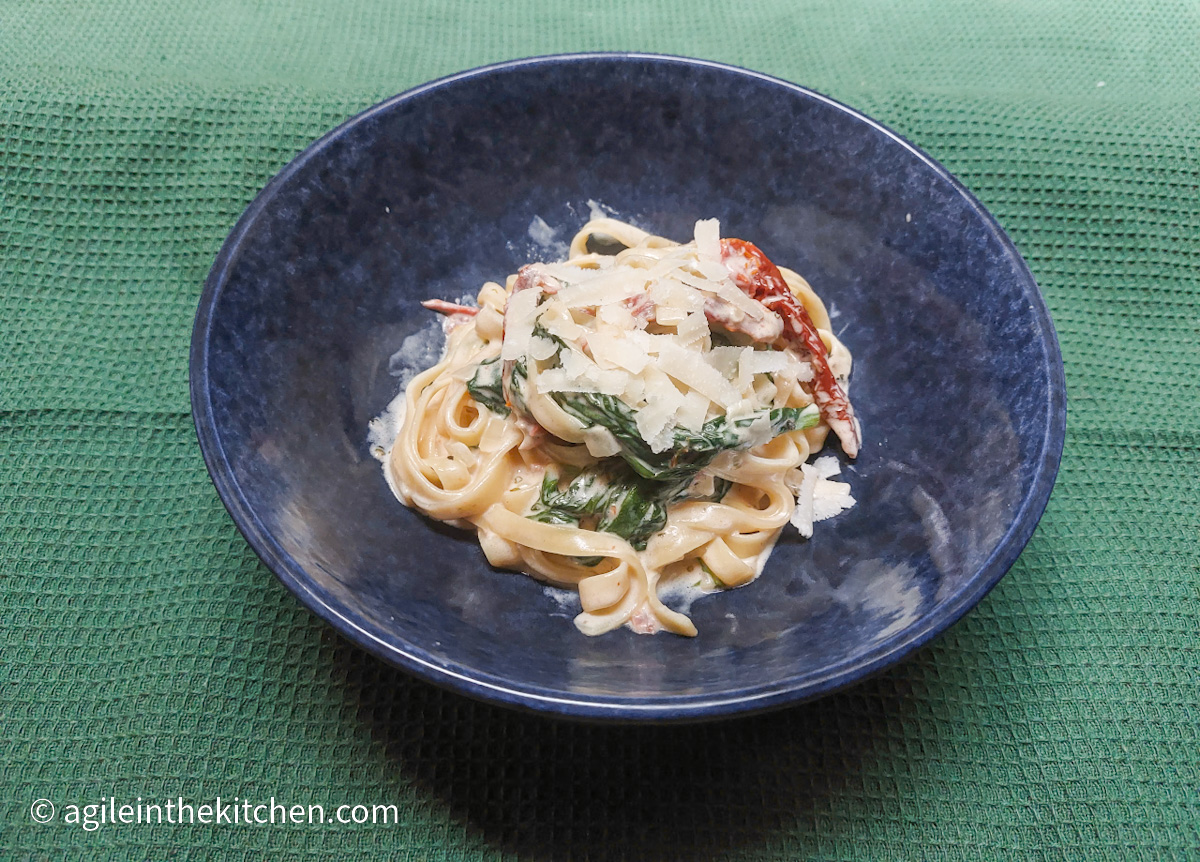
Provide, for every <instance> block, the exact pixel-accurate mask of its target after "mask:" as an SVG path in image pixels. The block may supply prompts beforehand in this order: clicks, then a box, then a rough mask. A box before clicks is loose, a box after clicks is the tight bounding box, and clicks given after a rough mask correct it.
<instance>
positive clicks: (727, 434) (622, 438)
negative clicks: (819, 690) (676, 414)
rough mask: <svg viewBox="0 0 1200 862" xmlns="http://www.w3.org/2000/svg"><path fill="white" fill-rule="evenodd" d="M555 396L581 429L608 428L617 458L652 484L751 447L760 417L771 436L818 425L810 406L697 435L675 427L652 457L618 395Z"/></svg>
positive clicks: (713, 424) (719, 423)
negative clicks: (617, 446) (667, 441)
mask: <svg viewBox="0 0 1200 862" xmlns="http://www.w3.org/2000/svg"><path fill="white" fill-rule="evenodd" d="M553 397H554V400H555V401H557V402H558V404H559V406H560V407H562V409H563V411H564V412H566V413H568V414H569V415H571V416H574V417H575V418H576V419H578V420H579V421H580V422H583V423H584V425H586V426H589V427H590V426H592V425H599V426H601V427H603V428H607V429H608V430H609V431H610V432H611V433H612V435H613V436H614V437H615V438H616V439H617V443H619V444H620V446H621V452H620V454H621V457H622V458H624V459H625V461H626V462H628V464H629V466H630V467H632V468H633V469H634V470H635V471H636V472H637V474H638V475H639V476H642V477H644V478H647V479H652V480H654V481H656V482H681V481H685V480H687V481H690V480H691V478H692V477H693V476H695V475H696V473H697V472H698V471H699V470H700V469H701V468H703V467H706V466H708V464H710V463H712V460H713V459H714V458H716V457H717V455H718V454H720V453H721V452H723V451H725V450H726V449H744V448H749V446H750V445H751V442H752V441H751V436H750V426H751V425H753V424H754V422H755V421H756V420H757V419H759V418H760V417H762V416H763V415H766V416H767V418H768V421H769V422H770V428H771V436H772V437H775V436H778V435H779V434H783V433H784V432H786V431H792V430H795V429H797V428H811V427H813V426H814V425H816V424H817V422H818V421H819V420H820V412H819V411H818V410H817V408H816V406H814V405H810V406H808V407H805V408H803V409H801V408H798V407H776V408H774V409H771V410H760V411H757V412H756V413H754V414H752V415H750V416H746V417H743V418H742V419H737V420H734V421H730V420H729V419H728V418H727V417H725V416H717V417H715V418H713V419H710V420H709V421H708V422H705V423H704V425H703V427H701V428H700V430H699V431H689V430H688V429H686V428H683V427H680V426H676V427H675V429H674V431H673V432H672V436H673V438H674V442H673V445H672V446H671V448H670V449H668V450H666V451H664V452H655V451H653V450H652V449H651V448H650V444H649V443H647V442H646V441H645V440H643V439H642V436H641V434H640V433H638V429H637V419H636V418H635V416H634V411H633V409H632V408H631V407H629V405H627V404H625V402H623V401H621V400H620V399H619V398H617V397H616V396H613V395H603V394H600V393H596V392H571V393H566V392H556V393H554V395H553Z"/></svg>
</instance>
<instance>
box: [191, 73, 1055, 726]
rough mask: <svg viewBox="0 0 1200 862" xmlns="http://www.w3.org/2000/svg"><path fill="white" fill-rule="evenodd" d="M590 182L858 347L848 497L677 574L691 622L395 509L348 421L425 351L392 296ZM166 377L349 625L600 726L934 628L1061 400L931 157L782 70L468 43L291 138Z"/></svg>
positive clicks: (302, 578)
mask: <svg viewBox="0 0 1200 862" xmlns="http://www.w3.org/2000/svg"><path fill="white" fill-rule="evenodd" d="M589 202H594V203H589ZM596 203H598V204H600V205H602V206H604V207H608V208H611V210H613V211H615V212H616V213H617V214H618V215H619V216H622V217H625V218H627V219H630V220H633V221H635V222H636V223H637V224H639V225H640V226H642V227H645V228H647V229H650V230H652V231H654V232H656V233H659V234H663V235H666V236H669V237H675V238H678V239H680V240H687V239H688V238H689V237H690V235H691V230H692V225H693V223H694V222H695V221H696V219H698V218H707V217H713V216H715V217H717V218H719V219H720V220H721V226H722V231H723V233H724V234H725V235H727V236H738V237H743V238H746V239H750V240H751V241H753V242H755V243H757V244H758V245H760V246H761V247H762V248H763V249H764V250H765V251H766V252H767V254H768V255H770V256H771V257H772V258H774V259H775V260H776V261H777V262H779V263H781V264H783V265H786V266H790V267H792V268H793V269H796V270H798V271H799V272H801V273H802V274H804V275H805V276H806V277H807V278H808V280H809V281H810V282H811V283H812V284H813V286H814V287H815V288H816V290H817V291H818V292H819V293H820V294H821V296H822V297H823V298H824V299H825V301H826V303H827V304H828V305H829V307H830V309H831V312H832V314H833V316H834V323H835V328H837V330H838V332H839V334H840V335H841V337H842V338H843V340H844V341H845V342H846V344H847V345H848V346H849V348H850V349H851V350H852V351H853V353H854V360H855V364H854V376H853V379H852V385H851V395H852V398H853V400H854V403H855V405H856V407H857V410H858V413H859V415H860V417H861V419H862V424H863V429H864V435H865V445H864V447H863V450H862V453H861V454H860V456H859V458H858V459H857V461H855V462H853V464H851V465H849V466H848V467H847V469H846V471H845V473H844V474H843V477H844V478H846V479H848V481H849V482H850V483H851V485H852V486H853V493H854V496H855V497H856V498H857V500H858V505H857V506H856V507H855V508H854V509H852V510H851V511H849V512H847V513H845V514H843V515H841V516H839V517H837V518H835V519H833V520H830V521H826V522H823V523H820V524H818V525H817V529H816V535H815V536H814V538H813V539H812V540H811V541H802V540H800V539H799V538H798V537H797V536H796V535H795V533H794V531H792V530H791V529H790V528H788V529H787V530H786V531H785V535H784V538H783V539H781V540H780V542H779V544H778V546H777V547H776V549H775V552H774V554H773V556H772V557H771V560H770V563H769V564H768V565H767V567H766V570H765V571H764V573H763V574H762V576H761V577H760V578H759V579H758V580H757V581H755V582H754V583H752V584H750V585H748V586H745V587H742V588H740V589H737V590H733V591H731V592H728V593H723V594H718V595H713V596H710V597H707V598H704V599H702V600H699V601H697V602H695V603H694V605H692V607H691V609H690V614H691V616H692V619H693V620H694V621H695V623H696V625H697V627H698V628H699V630H700V635H699V637H696V638H694V639H688V638H682V637H676V636H672V635H669V634H659V635H657V636H654V637H645V636H638V635H634V634H632V633H631V632H629V631H628V630H624V629H622V630H619V631H616V632H613V633H611V634H608V635H605V636H603V637H599V638H588V637H585V636H583V635H581V634H580V633H579V632H578V631H576V629H575V627H574V626H573V625H572V622H571V618H572V616H573V615H574V613H575V612H576V611H577V607H575V608H572V607H571V605H570V602H569V601H564V600H563V598H562V596H557V597H556V596H555V595H553V594H551V593H550V592H548V591H547V590H546V589H545V588H543V587H542V586H541V585H540V584H539V583H537V582H536V581H534V580H532V579H530V578H527V577H524V576H521V575H517V574H513V573H511V572H504V571H496V570H493V569H491V568H489V567H488V565H487V563H486V562H485V560H484V557H483V554H482V553H481V551H480V550H479V547H478V545H477V543H476V541H475V538H474V535H473V534H471V533H466V532H462V531H459V530H456V529H453V528H450V527H447V526H444V525H441V524H438V523H434V522H431V521H429V520H428V519H426V518H424V517H422V516H420V515H418V514H417V513H415V512H413V511H410V510H408V509H406V508H404V507H403V506H402V505H400V504H399V503H398V502H397V501H396V500H395V499H394V498H393V496H392V494H391V492H390V491H389V490H388V488H387V486H386V485H385V483H384V479H383V476H382V473H381V470H380V465H379V463H378V462H377V461H376V460H375V459H374V458H372V457H371V455H370V453H369V449H368V443H367V433H368V432H367V427H368V422H369V421H370V420H371V418H372V417H374V416H375V415H377V414H378V413H379V412H380V411H381V410H382V409H383V408H384V407H385V405H387V404H388V402H389V401H390V400H391V399H392V397H393V396H394V395H395V394H396V392H397V389H398V380H397V377H396V376H395V375H396V374H397V373H398V372H399V371H400V370H401V369H400V368H398V366H402V365H404V364H405V363H406V362H407V363H409V364H412V363H413V362H416V363H417V364H420V363H421V362H432V361H433V359H434V358H436V356H435V354H434V353H431V352H430V350H431V343H430V342H428V341H422V338H423V337H424V336H422V335H421V333H429V332H431V331H432V329H431V327H435V326H436V323H435V322H434V321H433V315H432V314H431V313H430V312H427V311H425V310H424V309H423V308H422V307H421V306H420V305H419V304H418V303H419V302H420V300H422V299H425V298H427V297H443V298H450V299H455V298H458V297H462V296H464V295H473V294H474V293H475V292H476V291H477V290H478V288H479V286H480V285H481V284H482V283H483V282H484V281H486V280H489V279H494V280H499V281H503V279H504V277H505V275H507V274H508V273H510V272H513V271H515V270H516V269H517V268H518V267H519V266H521V265H522V264H524V263H527V262H529V261H530V260H534V259H538V258H545V257H547V256H553V254H554V251H555V249H560V250H565V249H563V248H560V247H559V246H557V245H556V243H558V242H561V241H563V240H568V239H569V238H570V236H571V234H572V233H573V232H574V231H575V230H576V229H577V228H578V227H579V226H580V225H582V223H583V222H584V221H586V219H587V217H588V212H589V209H590V208H591V207H592V206H594V205H595V204H596ZM543 223H544V225H543ZM410 336H413V337H412V338H410ZM406 339H408V340H407V341H406ZM402 348H404V349H403V350H402ZM418 348H419V349H418ZM432 349H434V350H435V349H436V346H432ZM422 350H424V351H425V355H424V357H423V358H422V355H421V352H422ZM398 352H399V353H400V355H399V356H397V354H398ZM191 395H192V406H193V412H194V416H195V421H196V428H197V432H198V435H199V440H200V445H201V448H202V450H203V453H204V458H205V462H206V463H207V465H208V468H209V471H210V473H211V474H212V477H213V481H214V483H215V485H216V488H217V491H218V492H219V494H220V496H221V499H222V500H223V501H224V502H225V505H226V506H227V507H228V509H229V512H230V514H231V515H232V516H233V519H234V521H235V523H236V524H237V525H238V527H239V528H240V529H241V531H242V533H243V534H244V535H245V536H246V538H247V540H248V541H249V542H250V544H251V546H252V547H253V548H254V550H255V551H256V552H257V553H258V554H259V556H261V557H262V559H263V560H264V561H265V562H266V564H267V565H268V566H269V567H270V568H271V570H272V571H274V572H275V574H276V575H277V576H278V577H279V578H280V580H282V581H283V583H284V584H286V585H287V586H288V588H289V589H291V590H292V591H293V592H294V593H295V594H296V595H297V597H299V599H300V600H301V601H302V602H303V603H304V604H306V605H307V606H308V607H309V608H311V609H312V610H313V612H314V613H316V614H318V615H319V616H321V617H322V618H324V619H325V620H327V621H329V622H330V623H331V624H332V625H333V626H334V627H335V628H336V629H337V630H338V631H340V632H341V633H342V634H343V635H345V636H346V637H348V638H349V639H351V640H352V641H354V642H355V643H357V644H359V645H361V646H362V647H363V648H365V649H367V650H369V651H370V652H372V653H374V654H375V655H377V656H379V657H380V658H383V659H385V660H386V661H389V662H392V663H394V664H397V665H399V666H401V667H403V668H406V669H408V670H410V671H411V672H413V673H415V674H417V675H418V676H421V677H423V678H425V679H427V680H429V681H431V682H434V683H437V684H439V685H443V686H446V687H449V688H451V689H453V690H455V691H459V692H462V693H464V694H468V695H471V696H474V697H479V698H483V699H485V700H489V701H493V702H497V703H502V704H507V705H512V706H518V707H523V708H528V709H534V710H540V711H545V712H549V713H556V714H561V715H569V716H575V717H583V718H591V719H614V720H625V721H634V720H637V721H641V720H651V721H679V720H694V719H702V718H713V717H718V716H724V715H732V714H737V713H744V712H749V711H756V710H762V709H767V708H770V707H777V706H781V705H784V704H789V703H795V702H798V701H801V700H804V699H807V698H812V697H814V696H817V695H820V694H823V693H826V692H829V691H832V690H833V689H836V688H839V687H841V686H845V685H848V684H850V683H853V682H854V681H856V680H859V679H861V678H863V677H864V676H866V675H868V674H870V673H872V672H874V671H877V670H879V669H881V668H883V667H885V666H887V665H890V664H892V663H894V662H896V661H899V660H900V659H901V658H902V657H903V656H905V655H907V654H909V653H911V652H912V651H913V650H914V649H916V648H917V647H918V646H920V645H921V644H923V643H925V642H926V641H928V640H929V639H930V638H932V637H934V636H935V635H937V634H938V633H939V632H941V631H942V630H944V629H945V628H946V627H947V626H949V625H950V624H952V623H953V622H954V621H956V620H957V619H959V618H960V617H961V616H962V615H963V614H964V613H966V612H967V610H969V609H970V608H971V607H972V606H973V605H975V603H976V602H978V601H979V600H980V598H981V597H982V596H983V595H984V594H985V593H986V592H987V591H988V590H989V589H990V588H991V587H992V586H993V585H994V584H995V583H996V581H997V580H999V578H1000V577H1001V576H1002V575H1003V574H1004V573H1005V571H1007V570H1008V568H1009V567H1010V566H1011V565H1012V563H1013V562H1014V561H1015V560H1016V558H1017V555H1018V554H1019V553H1020V551H1021V549H1022V547H1024V545H1025V543H1026V542H1027V541H1028V539H1029V537H1030V535H1031V534H1032V532H1033V529H1034V526H1035V524H1036V523H1037V520H1038V518H1039V517H1040V516H1041V513H1042V511H1043V509H1044V508H1045V505H1046V502H1047V499H1048V498H1049V495H1050V490H1051V487H1052V485H1053V482H1054V477H1055V474H1056V472H1057V468H1058V461H1059V457H1060V454H1061V451H1062V444H1063V434H1064V424H1065V413H1066V411H1065V398H1064V387H1063V371H1062V360H1061V357H1060V354H1059V349H1058V345H1057V341H1056V338H1055V334H1054V329H1053V326H1052V324H1051V321H1050V318H1049V316H1048V314H1047V312H1046V307H1045V305H1044V303H1043V301H1042V298H1041V296H1040V294H1039V292H1038V289H1037V286H1036V284H1035V283H1034V280H1033V278H1032V276H1031V275H1030V272H1029V270H1028V268H1027V267H1026V266H1025V264H1024V262H1023V261H1022V260H1021V257H1020V256H1019V255H1018V253H1017V251H1016V250H1015V249H1014V248H1013V245H1012V244H1011V242H1010V241H1009V240H1008V238H1007V237H1006V236H1005V235H1004V233H1003V231H1002V230H1001V229H1000V227H999V226H998V225H997V224H996V222H995V220H994V219H993V218H992V217H991V216H990V215H989V214H988V213H987V211H986V210H984V208H983V207H982V206H981V205H980V204H979V202H978V201H976V200H975V199H974V198H973V197H972V196H971V195H970V194H969V193H968V192H967V191H966V190H965V189H964V188H963V187H962V186H961V185H960V184H959V183H958V182H956V181H955V180H954V178H953V177H951V176H950V175H949V174H948V173H947V172H946V170H945V169H944V168H942V167H941V166H940V165H938V164H937V163H936V162H934V161H933V160H932V159H930V158H929V157H928V156H926V155H925V154H923V153H922V152H921V151H920V150H918V149H916V148H915V147H913V146H912V145H911V144H909V143H907V142H906V141H904V140H903V139H901V138H900V137H898V136H897V135H895V134H894V133H892V132H891V131H889V130H888V129H886V128H884V127H883V126H881V125H879V124H878V123H876V122H874V121H873V120H871V119H869V118H867V117H865V116H863V115H862V114H860V113H857V112H856V111H853V110H851V109H850V108H847V107H845V106H843V105H840V104H838V103H837V102H834V101H832V100H830V99H828V98H826V97H824V96H821V95H818V94H816V93H813V92H811V91H809V90H805V89H803V88H801V87H798V86H795V85H793V84H789V83H787V82H784V81H780V80H776V79H773V78H769V77H766V76H763V75H759V74H756V73H753V72H748V71H745V70H742V69H737V68H732V67H728V66H722V65H717V64H714V63H707V62H699V61H695V60H684V59H679V58H673V57H659V56H644V55H583V56H561V57H546V58H535V59H531V60H523V61H518V62H512V63H505V64H501V65H498V66H491V67H488V68H484V69H478V70H474V71H470V72H465V73H463V74H460V75H456V76H453V77H451V78H447V79H444V80H441V81H437V82H434V83H432V84H428V85H426V86H423V87H419V88H417V89H415V90H411V91H409V92H407V93H404V94H402V95H399V96H397V97H395V98H393V99H390V100H388V101H386V102H384V103H382V104H380V105H378V106H376V107H374V108H371V109H370V110H368V111H366V112H364V113H362V114H360V115H359V116H357V117H355V118H354V119H352V120H350V121H348V122H347V123H345V124H344V125H342V126H340V127H339V128H337V129H335V130H334V131H332V132H331V133H329V134H328V135H327V136H325V137H324V138H322V139H321V140H319V141H317V142H316V143H314V144H313V145H312V146H310V147H309V148H308V149H307V150H305V151H304V152H303V153H301V154H300V155H299V156H298V157H297V158H296V159H295V160H294V161H293V162H292V163H291V164H289V165H288V166H287V167H286V168H285V169H284V170H283V171H282V172H281V173H280V174H279V175H278V176H277V177H276V178H275V179H274V180H273V181H272V182H271V183H270V184H269V185H268V186H267V187H266V188H265V189H264V190H263V192H262V193H261V194H260V195H259V196H258V197H257V199H255V201H254V202H253V203H252V204H251V205H250V207H249V208H248V209H247V210H246V213H245V214H244V215H243V216H242V218H241V220H240V221H239V222H238V224H237V226H236V227H235V228H234V229H233V232H232V233H231V234H230V236H229V238H228V240H227V241H226V243H225V245H224V247H223V248H222V249H221V252H220V255H219V256H218V258H217V260H216V263H215V264H214V266H213V268H212V272H211V273H210V275H209V277H208V280H207V282H206V284H205V287H204V292H203V296H202V297H201V300H200V306H199V312H198V314H197V318H196V326H195V332H194V336H193V342H192V353H191ZM258 587H259V588H261V584H259V585H258ZM254 588H255V585H254V584H247V589H254Z"/></svg>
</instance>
